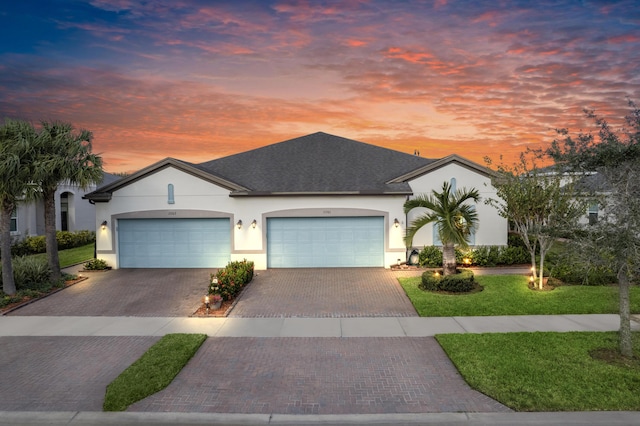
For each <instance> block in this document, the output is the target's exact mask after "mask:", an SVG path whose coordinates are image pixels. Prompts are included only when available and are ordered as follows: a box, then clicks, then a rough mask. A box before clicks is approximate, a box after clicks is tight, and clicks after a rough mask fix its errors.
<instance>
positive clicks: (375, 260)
mask: <svg viewBox="0 0 640 426" xmlns="http://www.w3.org/2000/svg"><path fill="white" fill-rule="evenodd" d="M267 256H268V261H267V263H268V265H267V266H268V267H270V268H295V267H300V268H302V267H353V266H384V218H382V217H338V218H270V219H268V221H267Z"/></svg>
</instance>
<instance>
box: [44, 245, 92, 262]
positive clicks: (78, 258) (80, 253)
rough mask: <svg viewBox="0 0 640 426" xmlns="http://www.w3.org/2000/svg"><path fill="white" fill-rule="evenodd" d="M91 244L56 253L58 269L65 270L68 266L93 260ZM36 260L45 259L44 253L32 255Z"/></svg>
mask: <svg viewBox="0 0 640 426" xmlns="http://www.w3.org/2000/svg"><path fill="white" fill-rule="evenodd" d="M93 249H94V245H93V243H91V244H87V245H86V246H81V247H75V248H72V249H66V250H60V251H58V257H59V259H60V267H61V268H66V267H68V266H72V265H77V264H78V263H82V262H86V261H87V260H89V259H93ZM32 256H34V257H37V258H42V259H46V258H47V254H46V253H39V254H34V255H32Z"/></svg>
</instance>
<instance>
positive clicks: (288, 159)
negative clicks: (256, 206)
mask: <svg viewBox="0 0 640 426" xmlns="http://www.w3.org/2000/svg"><path fill="white" fill-rule="evenodd" d="M433 161H434V160H429V159H427V158H423V157H417V156H414V155H410V154H405V153H402V152H399V151H393V150H390V149H386V148H381V147H378V146H375V145H369V144H366V143H363V142H358V141H355V140H351V139H347V138H343V137H339V136H334V135H330V134H327V133H322V132H319V133H313V134H311V135H307V136H302V137H299V138H295V139H290V140H287V141H284V142H280V143H276V144H273V145H268V146H265V147H262V148H258V149H254V150H251V151H247V152H243V153H240V154H236V155H231V156H229V157H224V158H219V159H216V160H213V161H209V162H206V163H202V164H199V165H197V166H196V167H198V168H200V169H202V170H206V171H209V172H211V173H214V174H216V175H218V176H225V177H227V178H231V176H233V181H234V182H238V183H239V184H241V185H242V186H245V187H247V188H249V189H250V190H249V191H237V192H236V193H235V195H268V194H271V195H273V194H392V193H393V194H398V193H401V194H410V193H411V188H410V187H409V185H408V184H406V183H405V182H399V181H393V182H390V181H391V180H392V179H393V178H395V177H396V176H398V175H402V174H405V173H408V172H409V171H411V170H415V169H416V168H420V167H424V166H426V165H428V164H430V163H431V162H433Z"/></svg>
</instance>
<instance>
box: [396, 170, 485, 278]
mask: <svg viewBox="0 0 640 426" xmlns="http://www.w3.org/2000/svg"><path fill="white" fill-rule="evenodd" d="M468 200H473V201H474V202H475V203H477V202H479V201H480V194H479V193H478V190H477V189H470V190H467V189H466V188H462V189H461V190H457V191H455V192H453V193H452V192H451V186H450V185H449V183H448V182H444V183H443V185H442V191H441V192H437V191H435V190H433V191H432V194H431V195H419V196H417V197H416V198H413V199H411V200H407V202H405V203H404V212H405V214H406V213H409V211H411V210H412V209H414V208H416V207H423V208H426V209H428V210H429V211H428V212H426V213H425V214H423V215H421V216H419V217H418V218H416V219H415V220H414V221H413V222H412V223H411V226H410V227H409V228H408V229H407V236H406V237H405V241H406V243H407V247H411V244H412V243H413V237H414V236H415V235H416V233H417V232H418V231H419V230H420V228H422V227H423V226H425V225H426V224H428V223H434V225H435V226H436V227H437V229H438V234H439V236H440V241H442V260H443V263H444V265H443V274H444V275H450V274H455V273H456V266H457V265H456V254H455V246H456V245H458V246H460V247H463V248H466V247H468V246H469V243H468V239H469V236H470V235H471V234H472V233H473V232H474V231H475V229H476V228H477V226H478V213H477V212H476V210H475V207H474V206H473V205H470V204H465V203H466V202H467V201H468Z"/></svg>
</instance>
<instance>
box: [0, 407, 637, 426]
mask: <svg viewBox="0 0 640 426" xmlns="http://www.w3.org/2000/svg"><path fill="white" fill-rule="evenodd" d="M41 424H47V425H51V426H58V425H96V426H97V425H119V426H126V425H226V426H230V425H248V426H258V425H269V426H276V425H281V426H285V425H286V426H291V425H296V426H298V425H299V426H302V425H322V426H333V425H336V426H338V425H377V426H402V425H439V426H460V425H466V426H499V425H509V426H511V425H513V426H542V425H593V426H633V425H638V424H640V413H638V412H620V411H612V412H592V411H589V412H571V413H568V412H558V413H426V414H374V415H366V414H354V415H287V414H225V413H215V414H206V413H128V412H125V413H102V412H84V411H80V412H77V411H62V412H55V413H42V412H11V411H0V425H11V426H15V425H41Z"/></svg>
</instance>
